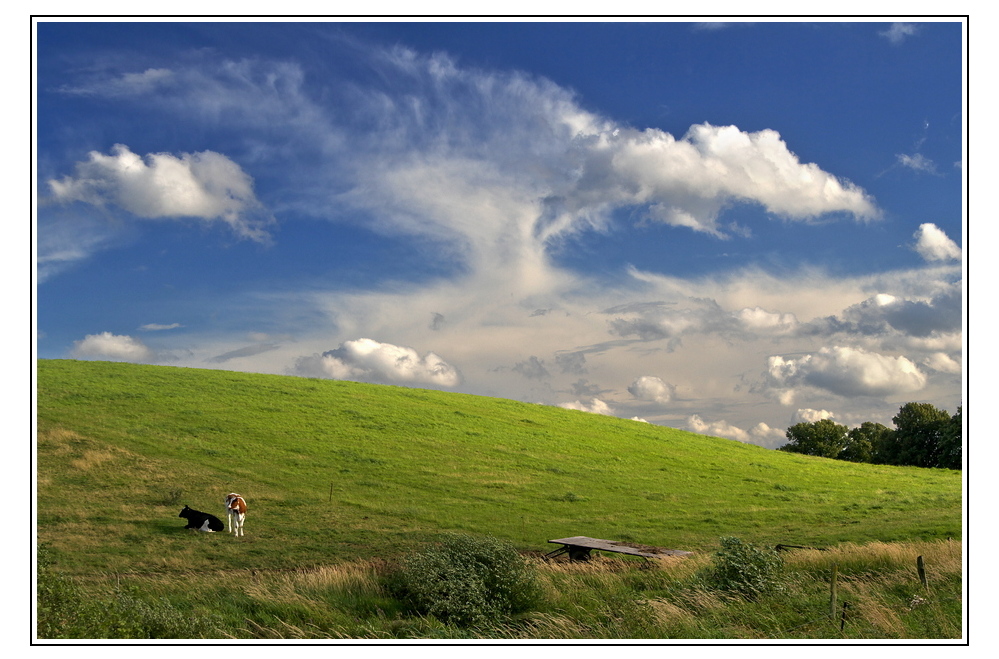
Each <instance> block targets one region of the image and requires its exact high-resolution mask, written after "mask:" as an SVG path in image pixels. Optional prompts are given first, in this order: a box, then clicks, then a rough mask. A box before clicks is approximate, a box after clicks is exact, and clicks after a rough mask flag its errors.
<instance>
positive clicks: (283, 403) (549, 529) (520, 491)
mask: <svg viewBox="0 0 999 659" xmlns="http://www.w3.org/2000/svg"><path fill="white" fill-rule="evenodd" d="M37 387H38V410H37V416H38V437H37V443H38V451H37V479H38V534H39V538H40V539H41V540H43V541H49V542H51V543H52V545H53V546H54V548H55V549H56V550H58V551H60V553H61V554H62V556H63V557H64V559H63V560H62V564H63V565H64V566H66V567H68V568H69V569H74V570H75V569H78V570H80V571H86V570H93V569H98V570H140V571H141V570H181V569H208V568H220V567H224V566H239V567H271V568H276V567H301V566H304V565H312V564H319V563H329V562H331V561H338V560H346V559H352V558H358V557H377V556H385V557H389V556H395V555H398V554H399V553H403V552H406V551H407V550H409V549H411V548H413V547H415V546H417V545H418V544H419V543H422V542H424V541H426V540H427V539H429V538H430V537H432V536H433V534H435V533H437V532H439V531H442V530H457V531H464V532H469V533H475V534H489V535H494V536H498V537H502V538H506V539H509V540H511V541H513V542H514V543H515V544H517V545H518V546H519V547H521V548H523V549H533V550H539V551H540V550H548V549H551V548H552V547H551V546H549V545H547V544H546V543H547V541H548V540H549V539H553V538H561V537H566V536H572V535H588V536H592V537H601V538H610V539H615V540H631V541H634V542H639V543H642V544H647V545H658V546H665V547H671V548H681V549H691V550H704V549H709V548H711V547H713V546H715V545H717V541H718V538H719V536H728V535H732V536H737V537H740V538H742V539H744V540H748V541H754V542H761V543H768V544H776V543H790V544H803V545H813V546H815V545H827V544H833V543H837V542H840V541H847V540H849V541H856V542H863V541H867V540H885V541H889V540H900V539H915V538H922V539H929V538H939V537H948V536H953V537H959V536H960V533H961V476H960V473H959V472H950V471H943V470H925V469H917V468H900V467H881V466H875V465H859V464H851V463H844V462H839V461H833V460H825V459H822V458H812V457H807V456H801V455H795V454H789V453H783V452H777V451H771V450H767V449H763V448H760V447H757V446H752V445H746V444H740V443H738V442H734V441H731V440H725V439H720V438H715V437H706V436H702V435H696V434H693V433H688V432H683V431H679V430H674V429H670V428H663V427H659V426H653V425H649V424H645V423H640V422H635V421H627V420H623V419H615V418H610V417H604V416H599V415H594V414H588V413H585V412H576V411H572V410H565V409H561V408H555V407H546V406H540V405H531V404H525V403H518V402H515V401H510V400H502V399H494V398H486V397H479V396H470V395H463V394H454V393H444V392H438V391H429V390H419V389H409V388H402V387H391V386H383V385H368V384H358V383H351V382H339V381H328V380H314V379H304V378H296V377H285V376H273V375H260V374H248V373H234V372H226V371H216V370H199V369H184V368H172V367H163V366H140V365H133V364H120V363H106V362H77V361H63V360H42V361H39V362H38V378H37ZM230 491H236V492H239V493H241V494H243V495H245V497H246V499H247V502H248V504H249V507H250V510H249V512H248V514H247V519H246V537H245V538H241V539H239V540H235V539H233V538H231V537H229V536H228V534H224V533H223V534H204V535H197V534H193V533H192V532H188V531H185V530H184V529H183V525H184V520H181V519H179V518H178V517H177V514H178V512H179V511H180V509H181V508H182V507H183V506H184V505H185V504H188V505H190V506H191V507H193V508H196V509H199V510H204V511H207V512H211V513H214V514H216V515H219V516H221V512H222V500H223V498H224V495H225V494H226V493H227V492H230ZM66 501H72V502H73V505H72V506H67V505H65V502H66Z"/></svg>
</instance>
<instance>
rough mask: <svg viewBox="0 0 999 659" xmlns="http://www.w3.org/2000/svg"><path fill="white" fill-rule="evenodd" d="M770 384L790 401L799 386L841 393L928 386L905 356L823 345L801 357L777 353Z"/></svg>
mask: <svg viewBox="0 0 999 659" xmlns="http://www.w3.org/2000/svg"><path fill="white" fill-rule="evenodd" d="M765 377H766V380H767V387H768V389H769V390H770V391H771V393H772V394H775V395H776V396H777V397H778V398H779V399H780V400H781V402H782V403H783V404H790V402H791V401H792V400H793V394H794V392H795V390H796V389H798V388H800V387H815V388H818V389H823V390H826V391H830V392H832V393H834V394H838V395H840V396H847V397H852V396H889V395H901V394H910V393H914V392H916V391H919V390H920V389H922V388H923V387H924V386H926V381H927V380H926V375H925V374H923V372H922V371H920V370H919V368H917V367H916V365H915V364H913V363H912V362H911V361H909V360H908V359H906V358H905V357H901V356H900V357H892V356H889V355H882V354H879V353H875V352H868V351H866V350H863V349H859V348H851V347H848V346H834V347H832V348H822V349H820V350H819V351H818V352H815V353H812V354H806V355H802V356H801V357H790V358H786V357H783V356H780V355H775V356H772V357H770V358H769V359H768V360H767V371H766V374H765Z"/></svg>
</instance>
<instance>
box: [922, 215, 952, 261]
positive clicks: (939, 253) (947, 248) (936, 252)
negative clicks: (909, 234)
mask: <svg viewBox="0 0 999 659" xmlns="http://www.w3.org/2000/svg"><path fill="white" fill-rule="evenodd" d="M913 238H915V239H916V247H915V249H916V251H917V252H919V255H920V256H922V257H923V258H924V259H926V260H927V261H950V260H954V259H960V258H961V248H960V247H958V246H957V243H955V242H954V241H953V240H951V239H950V238H948V237H947V234H946V233H944V232H943V231H942V230H941V229H940V227H938V226H937V225H935V224H932V223H930V222H927V223H926V224H920V225H919V229H918V230H917V231H916V233H914V234H913Z"/></svg>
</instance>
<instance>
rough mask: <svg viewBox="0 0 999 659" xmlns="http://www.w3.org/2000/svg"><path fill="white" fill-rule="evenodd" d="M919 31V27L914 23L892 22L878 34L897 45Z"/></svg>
mask: <svg viewBox="0 0 999 659" xmlns="http://www.w3.org/2000/svg"><path fill="white" fill-rule="evenodd" d="M918 31H919V28H918V26H916V25H915V24H914V23H892V24H891V27H889V28H888V29H887V30H883V31H881V32H878V34H880V35H881V36H882V37H884V38H885V39H887V40H888V41H890V42H892V43H893V44H894V45H896V46H897V45H898V44H900V43H902V42H903V41H905V40H906V39H907V38H908V37H911V36H913V35H915V34H916V33H917V32H918Z"/></svg>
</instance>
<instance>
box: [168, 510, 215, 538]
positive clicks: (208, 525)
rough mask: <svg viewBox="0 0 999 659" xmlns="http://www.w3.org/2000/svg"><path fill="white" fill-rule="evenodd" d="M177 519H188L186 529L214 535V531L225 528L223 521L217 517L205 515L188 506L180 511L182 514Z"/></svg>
mask: <svg viewBox="0 0 999 659" xmlns="http://www.w3.org/2000/svg"><path fill="white" fill-rule="evenodd" d="M177 517H186V518H187V526H185V527H184V528H185V529H195V530H198V531H204V532H206V533H212V532H213V531H221V530H222V529H224V528H225V524H223V523H222V520H220V519H219V518H218V517H216V516H215V515H210V514H208V513H203V512H201V511H200V510H195V509H193V508H188V507H187V506H184V509H183V510H182V511H180V514H179V515H177Z"/></svg>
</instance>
